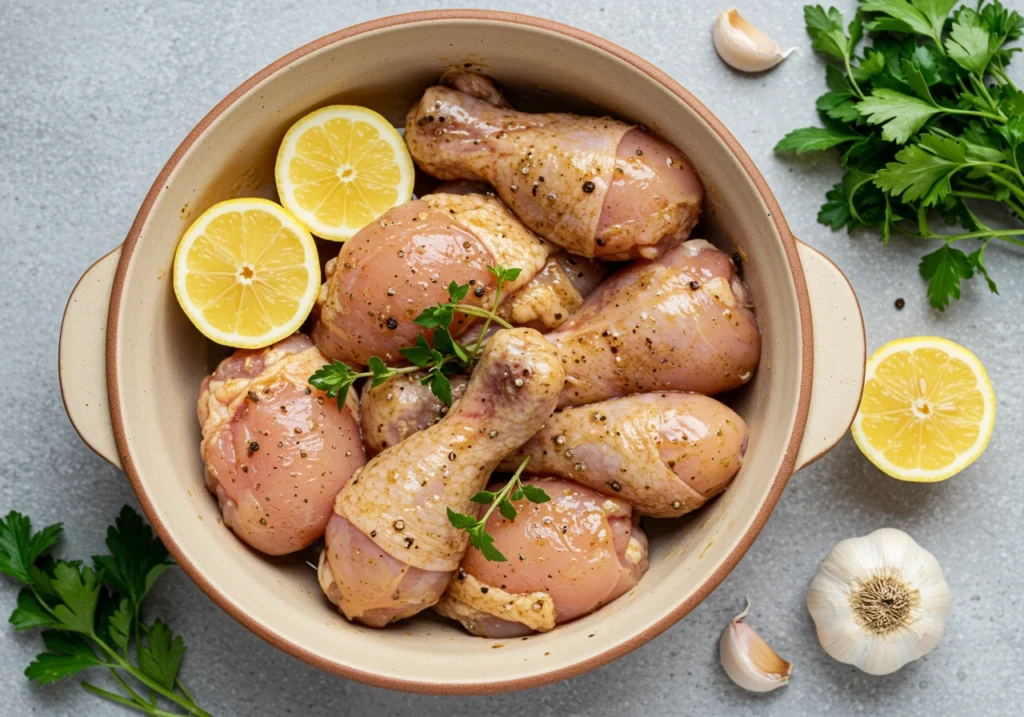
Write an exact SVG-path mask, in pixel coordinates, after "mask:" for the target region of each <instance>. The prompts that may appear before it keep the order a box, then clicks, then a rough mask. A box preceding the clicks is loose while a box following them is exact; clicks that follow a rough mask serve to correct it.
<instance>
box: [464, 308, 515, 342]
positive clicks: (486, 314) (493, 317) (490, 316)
mask: <svg viewBox="0 0 1024 717" xmlns="http://www.w3.org/2000/svg"><path fill="white" fill-rule="evenodd" d="M455 310H456V311H458V312H459V313H460V314H467V315H469V316H477V317H479V318H481V319H487V321H486V322H485V323H484V327H487V326H488V325H489V324H490V322H491V321H493V322H494V323H496V324H501V325H502V326H503V327H505V328H506V329H511V328H514V327H513V326H512V324H510V323H509V322H507V321H505V319H503V318H501V317H500V316H498V315H497V314H495V313H494V312H493V311H488V310H487V309H481V308H480V307H478V306H468V305H466V304H456V305H455ZM480 335H481V336H483V333H481V334H480Z"/></svg>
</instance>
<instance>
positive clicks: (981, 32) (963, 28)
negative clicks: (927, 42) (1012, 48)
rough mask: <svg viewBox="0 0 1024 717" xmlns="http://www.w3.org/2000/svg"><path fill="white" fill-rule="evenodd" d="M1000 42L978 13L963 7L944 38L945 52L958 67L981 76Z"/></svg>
mask: <svg viewBox="0 0 1024 717" xmlns="http://www.w3.org/2000/svg"><path fill="white" fill-rule="evenodd" d="M1001 44H1002V39H1001V38H996V37H993V36H992V35H991V34H990V33H989V31H988V30H987V29H986V27H985V26H984V25H983V24H982V22H981V17H980V16H979V15H978V13H976V12H974V11H973V10H971V9H970V8H966V7H965V8H961V9H960V11H959V12H958V13H957V15H956V19H955V20H954V21H953V27H952V28H951V29H950V32H949V38H948V39H947V40H946V52H948V53H949V56H950V58H952V59H953V60H954V61H955V62H956V63H957V64H958V65H960V67H962V68H964V69H965V70H967V71H969V72H973V73H975V74H976V75H979V76H981V75H983V74H985V70H986V69H987V68H988V63H989V62H990V61H991V60H992V55H993V54H995V52H996V50H998V49H999V46H1000V45H1001Z"/></svg>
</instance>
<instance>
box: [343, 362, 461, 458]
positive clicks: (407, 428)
mask: <svg viewBox="0 0 1024 717" xmlns="http://www.w3.org/2000/svg"><path fill="white" fill-rule="evenodd" d="M421 378H423V374H421V373H411V374H410V373H407V374H401V375H398V376H394V377H392V378H390V379H388V380H387V381H385V382H384V383H382V384H380V385H378V386H374V385H373V383H372V382H367V384H366V387H365V388H364V389H363V396H362V400H361V401H360V406H361V410H360V412H359V413H360V415H359V418H360V422H361V424H362V427H363V442H364V443H365V444H366V451H367V453H369V454H370V455H371V456H375V455H377V454H378V453H380V452H381V451H383V450H384V449H385V448H388V447H389V446H394V445H396V444H397V443H399V441H404V440H405V439H406V438H408V437H409V436H411V435H412V434H413V433H417V432H419V431H422V430H423V429H424V428H428V427H430V426H433V425H434V424H435V423H437V422H438V421H440V420H441V419H442V418H443V417H444V415H445V414H446V413H448V410H449V409H448V406H446V405H445V404H444V402H442V401H441V399H440V398H438V397H437V396H435V395H434V393H433V391H431V390H430V386H424V385H423V384H422V383H420V379H421ZM448 380H449V382H450V383H451V385H452V401H457V400H459V399H460V398H462V394H463V393H465V392H466V384H468V383H469V377H468V376H462V375H456V376H449V377H448Z"/></svg>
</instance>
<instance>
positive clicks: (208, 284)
mask: <svg viewBox="0 0 1024 717" xmlns="http://www.w3.org/2000/svg"><path fill="white" fill-rule="evenodd" d="M319 290H320V260H319V259H318V258H317V253H316V244H314V242H313V237H312V236H310V234H309V232H308V231H306V228H305V227H304V226H302V223H301V222H299V220H297V219H296V218H295V217H294V216H292V214H291V213H290V212H289V211H288V210H286V209H285V208H284V207H282V206H280V205H279V204H275V203H274V202H271V201H269V200H266V199H230V200H228V201H226V202H220V203H219V204H215V205H213V206H212V207H210V208H209V209H207V210H206V211H205V212H203V214H202V216H200V217H199V218H198V219H196V220H195V222H193V224H192V226H190V227H189V228H188V231H186V232H185V234H184V235H183V236H182V237H181V241H180V242H179V243H178V250H177V252H176V253H175V255H174V293H175V295H176V296H177V297H178V303H179V304H181V308H182V309H183V310H184V311H185V313H186V314H187V315H188V318H189V319H191V320H192V323H193V324H195V325H196V328H197V329H199V330H200V331H201V332H202V333H203V334H204V335H205V336H206V337H207V338H209V339H212V340H213V341H216V342H217V343H219V344H224V345H225V346H234V347H236V348H247V349H253V348H261V347H263V346H269V345H270V344H272V343H274V342H275V341H280V340H281V339H283V338H285V337H287V336H290V335H291V334H293V333H295V331H296V330H298V328H299V327H300V326H301V325H302V322H303V321H305V320H306V317H307V316H308V315H309V312H310V311H311V310H312V308H313V304H314V302H315V301H316V296H317V293H318V292H319Z"/></svg>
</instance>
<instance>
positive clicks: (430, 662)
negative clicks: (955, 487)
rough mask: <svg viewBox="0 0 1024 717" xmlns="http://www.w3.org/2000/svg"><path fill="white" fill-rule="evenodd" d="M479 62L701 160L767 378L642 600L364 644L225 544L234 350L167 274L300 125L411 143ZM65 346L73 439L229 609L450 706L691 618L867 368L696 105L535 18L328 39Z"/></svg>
mask: <svg viewBox="0 0 1024 717" xmlns="http://www.w3.org/2000/svg"><path fill="white" fill-rule="evenodd" d="M467 62H468V63H472V64H473V65H474V66H476V67H479V68H481V69H483V70H484V71H485V72H487V73H488V74H490V75H491V76H493V77H494V78H495V79H496V80H498V81H499V82H501V83H502V84H504V85H506V86H508V87H510V88H511V89H512V91H513V97H515V96H516V91H518V94H519V95H524V94H529V95H531V96H533V97H534V98H535V99H536V98H538V97H539V98H541V103H542V104H543V101H544V99H543V98H546V97H547V98H550V97H558V98H562V99H561V100H560V101H562V102H570V103H572V102H576V103H589V104H591V105H596V106H598V107H601V108H603V109H604V110H605V111H607V112H610V113H613V114H615V115H617V116H620V117H622V118H625V119H628V120H631V121H634V122H638V123H642V124H645V125H647V126H648V127H650V128H651V129H652V130H653V131H655V132H657V133H658V134H660V135H661V136H663V137H664V138H665V139H667V140H668V141H669V142H671V143H672V144H674V145H676V146H677V147H679V148H680V149H681V150H682V151H683V152H684V153H685V154H686V155H687V156H689V158H690V159H691V160H693V163H694V164H695V165H696V167H697V169H698V171H699V172H700V174H701V176H702V177H703V179H704V182H705V184H706V186H707V190H708V191H707V196H708V200H707V207H706V217H707V218H706V220H705V221H704V224H703V227H704V234H705V235H710V236H711V237H712V238H713V239H715V240H717V241H719V242H720V243H721V244H723V246H728V247H730V250H731V249H732V247H733V246H735V247H738V248H739V250H740V251H741V252H742V254H743V256H744V257H745V262H744V267H745V271H746V274H745V276H746V280H747V282H748V283H749V286H750V289H751V290H752V292H753V296H754V297H755V299H756V301H757V315H758V319H759V321H760V323H761V327H762V329H763V331H764V348H763V354H762V358H761V365H760V369H759V370H758V372H757V375H756V377H755V378H754V380H753V382H752V383H751V384H750V386H749V387H748V388H746V389H745V390H744V391H743V392H742V393H741V395H739V396H738V397H737V399H736V401H735V405H736V408H737V409H738V410H739V411H740V413H742V414H743V416H744V417H745V418H746V420H747V422H748V423H749V425H750V431H751V436H752V438H751V441H750V446H749V449H748V451H747V458H746V464H745V465H744V467H743V469H742V470H741V471H740V473H739V475H738V476H737V478H736V480H735V482H734V483H733V485H732V487H730V488H729V490H728V491H727V492H726V493H725V494H724V495H723V496H722V497H721V498H719V499H717V500H715V501H713V502H712V504H711V505H710V506H709V507H708V508H706V509H704V510H702V511H701V512H699V513H697V514H696V515H694V516H691V517H689V519H683V520H680V521H676V522H670V523H665V524H664V527H663V528H660V529H659V530H657V531H656V535H655V537H654V539H653V540H652V542H651V553H650V557H651V569H650V572H649V573H648V574H647V575H646V576H645V577H644V579H643V580H642V581H641V582H640V584H639V585H638V586H637V587H636V588H635V589H634V590H633V591H632V592H630V593H629V594H627V595H625V596H623V597H622V598H620V599H619V600H617V601H616V602H614V603H612V604H611V605H609V606H607V607H605V608H603V609H601V610H600V611H598V612H597V613H596V614H594V615H591V616H589V617H586V618H584V619H581V620H578V621H576V622H574V623H572V624H570V625H567V626H565V627H560V628H559V629H557V630H555V631H554V632H552V633H548V634H545V635H537V636H534V637H530V638H529V639H525V640H510V641H507V642H506V643H505V644H502V643H501V641H494V640H486V639H481V638H476V637H471V636H469V635H467V634H466V633H464V632H463V631H462V630H461V628H459V627H458V626H455V625H451V624H446V623H442V622H440V621H438V620H436V619H434V618H432V617H429V616H423V617H419V618H417V619H414V620H410V621H407V622H403V623H401V624H400V625H397V626H394V627H392V628H390V629H386V630H383V631H378V630H371V629H369V628H365V627H361V626H359V625H354V624H350V623H348V622H346V621H345V620H344V619H342V618H341V617H340V616H339V615H338V614H337V613H336V612H335V611H334V609H333V608H332V607H331V605H329V604H328V602H327V600H325V599H324V597H323V596H322V595H321V592H320V589H319V587H318V586H317V583H316V578H315V575H314V572H313V571H312V570H311V569H310V568H309V567H308V566H307V565H305V564H304V563H302V562H301V561H299V560H291V561H289V560H268V559H266V558H264V557H261V556H260V555H259V554H257V553H255V552H254V551H252V550H250V549H248V548H247V547H246V546H245V545H243V544H242V542H241V541H239V540H237V539H236V538H235V536H234V535H233V534H232V533H231V532H230V531H229V530H227V529H226V528H225V527H224V526H223V525H222V524H221V522H220V520H219V517H220V516H219V514H218V511H217V503H216V501H215V500H214V499H213V498H212V497H211V496H210V495H209V494H208V493H207V492H206V489H205V488H204V486H203V479H202V476H203V467H202V464H201V462H200V458H199V450H198V447H199V440H200V435H199V426H198V424H197V422H196V416H195V399H196V394H197V391H198V389H199V383H200V381H201V380H202V378H203V376H204V375H206V374H207V373H208V372H209V371H210V369H211V367H212V366H213V365H214V362H215V360H216V359H217V358H218V357H219V356H220V355H222V352H221V350H220V349H218V348H217V347H214V346H212V345H210V344H209V343H208V342H207V341H206V340H205V339H204V338H203V337H202V336H201V335H200V334H199V333H198V332H197V331H196V330H195V329H194V328H193V327H192V325H191V324H190V323H189V321H188V319H187V318H185V315H184V314H183V313H182V312H181V310H180V309H179V308H178V305H177V303H176V302H175V299H174V293H173V291H172V288H171V275H170V270H171V261H172V257H173V256H174V249H175V246H176V245H177V243H178V239H179V237H180V236H181V234H182V232H183V231H184V230H185V229H186V228H187V227H188V225H189V224H190V223H191V221H192V220H193V219H194V218H195V217H197V216H198V215H199V214H200V213H201V212H202V211H203V210H204V209H206V208H207V207H209V206H210V205H211V204H213V203H214V202H216V201H219V200H222V199H228V198H230V197H238V196H246V195H253V194H262V195H265V196H272V194H270V192H272V191H273V190H272V187H273V169H274V155H275V152H276V150H277V147H278V143H279V142H280V141H281V138H282V136H283V135H284V133H285V131H286V130H287V129H288V127H289V126H290V125H291V124H292V123H293V122H294V121H295V120H296V119H298V118H299V117H301V116H302V115H304V114H306V113H307V112H309V111H311V110H313V109H315V108H317V107H321V106H323V105H326V104H330V103H336V102H344V103H352V104H362V105H367V106H369V107H372V108H373V109H375V110H377V111H379V112H381V113H382V114H384V115H385V116H387V117H388V118H390V119H391V120H392V121H393V122H394V123H395V124H396V125H401V124H402V122H403V118H404V115H405V112H406V110H407V109H408V107H409V106H410V105H411V104H412V103H413V101H414V100H415V99H416V98H417V97H418V95H419V93H420V92H422V90H423V89H424V88H426V87H427V86H429V85H430V84H431V83H433V82H434V81H436V80H437V78H438V76H439V75H440V74H441V72H442V71H443V70H445V69H446V68H448V67H450V66H452V65H455V64H463V63H467ZM547 101H548V103H549V104H550V102H551V100H550V99H549V100H547ZM569 106H571V105H569ZM60 348H61V362H60V364H61V365H60V374H61V384H62V390H63V394H64V401H65V405H66V407H67V410H68V414H69V416H70V417H71V420H72V422H73V423H74V425H75V427H76V428H77V429H78V431H79V433H80V434H81V435H82V437H83V438H84V439H85V441H86V442H87V443H88V444H89V445H90V446H92V447H93V448H94V449H95V450H96V452H97V453H99V454H100V455H101V456H103V457H104V458H106V459H107V460H109V461H110V462H112V463H114V464H117V465H120V466H122V467H123V468H124V470H125V472H126V473H127V474H128V477H129V479H130V480H131V482H132V486H133V487H134V489H135V492H136V493H137V494H138V497H139V501H140V502H141V504H142V507H143V508H144V509H145V512H146V514H147V515H148V517H149V519H150V521H151V522H152V523H153V525H154V526H155V528H156V530H157V532H158V533H159V534H160V537H161V538H162V539H163V541H164V543H165V544H166V545H167V547H168V548H169V549H170V551H171V553H172V554H173V556H174V557H175V559H177V561H178V562H179V563H180V564H181V566H182V568H183V569H184V570H185V571H186V572H187V573H188V574H189V575H190V576H191V577H192V579H194V580H195V581H196V582H197V583H198V584H199V586H200V587H201V588H202V589H203V590H204V591H205V592H206V593H207V594H208V595H209V596H210V597H211V598H213V600H215V601H216V602H217V604H219V605H220V606H221V607H222V608H224V609H225V610H226V611H227V612H228V613H230V614H231V615H232V616H233V617H234V618H235V619H237V620H238V621H240V622H241V623H242V624H244V625H245V626H246V627H248V628H249V629H250V630H252V631H253V632H255V633H256V634H257V635H259V636H260V637H263V638H264V639H266V640H267V641H268V642H271V643H273V644H274V645H276V646H277V647H280V648H281V649H282V650H285V651H287V652H289V653H291V654H292V655H295V656H296V657H299V658H300V659H303V660H305V661H307V662H309V663H311V664H313V665H316V666H317V667H320V668H322V669H325V670H328V671H330V672H334V673H337V674H339V675H345V676H346V677H351V678H353V679H356V680H360V681H363V682H368V683H371V684H374V685H379V686H383V687H391V688H396V689H403V690H415V691H422V692H435V693H482V692H497V691H502V690H512V689H517V688H523V687H529V686H533V685H539V684H542V683H545V682H551V681H553V680H557V679H560V678H564V677H570V676H572V675H576V674H579V673H581V672H583V671H585V670H588V669H590V668H593V667H596V666H598V665H601V664H604V663H606V662H609V661H610V660H613V659H615V658H616V657H618V656H620V655H623V654H625V653H626V652H628V651H630V650H632V649H634V648H636V647H637V646H639V645H641V644H643V643H644V642H646V641H647V640H650V639H651V638H653V637H654V636H655V635H657V634H659V633H660V632H662V631H663V630H665V629H666V628H667V627H669V626H670V625H672V624H673V623H674V622H675V621H676V620H679V619H680V618H681V617H683V616H684V615H686V614H687V613H688V612H689V611H690V610H692V609H693V608H694V606H696V605H697V604H698V603H699V602H700V601H701V600H702V599H704V597H705V596H707V595H708V593H710V592H711V591H712V590H713V589H714V588H715V587H716V586H717V585H718V584H719V583H720V582H721V581H722V579H723V578H724V577H725V576H726V574H727V573H728V572H729V571H730V570H731V569H732V568H733V566H735V565H736V563H737V561H738V560H739V559H740V558H741V557H742V555H743V553H744V552H745V551H746V550H747V548H748V547H749V546H750V544H751V542H752V541H753V540H754V538H755V537H756V536H757V534H758V532H759V531H760V530H761V528H762V526H763V525H764V523H765V520H767V518H768V515H769V513H770V512H771V510H772V508H773V507H774V506H775V503H776V501H777V500H778V499H779V496H780V494H781V493H782V489H783V486H784V485H785V484H786V481H787V480H788V479H789V477H790V475H791V474H792V472H793V471H794V470H796V469H798V468H800V467H802V466H804V465H806V464H807V463H809V462H811V461H813V460H814V459H815V458H817V457H819V456H820V455H822V454H823V453H824V452H825V451H827V450H828V449H829V448H831V447H832V446H833V445H834V444H835V443H836V442H837V441H838V440H839V438H840V437H841V436H842V435H843V433H844V432H845V431H846V429H847V427H848V426H849V423H850V421H851V419H852V417H853V414H854V412H855V410H856V407H857V403H858V400H859V396H860V391H861V386H862V383H863V369H864V330H863V323H862V320H861V315H860V309H859V307H858V305H857V300H856V298H855V296H854V294H853V291H852V289H851V288H850V286H849V284H848V283H847V281H846V279H845V278H844V277H843V275H842V273H840V271H839V270H838V269H837V268H836V267H835V266H834V265H833V264H832V263H831V262H830V261H829V260H827V259H826V258H825V257H823V256H822V255H821V254H819V253H818V252H816V251H814V250H813V249H811V248H809V247H808V246H807V245H805V244H802V243H800V242H799V241H797V240H796V239H794V238H793V236H792V235H791V234H790V231H789V228H788V227H787V226H786V222H785V220H784V219H783V217H782V213H781V212H780V211H779V207H778V204H777V203H776V201H775V199H774V197H773V196H772V194H771V192H770V191H769V189H768V187H767V186H766V185H765V183H764V180H763V179H762V177H761V175H760V174H759V173H758V171H757V169H756V168H755V167H754V165H753V164H752V163H751V161H750V158H749V157H747V155H746V154H745V153H744V152H743V150H742V148H741V147H740V146H739V144H738V143H737V142H736V140H735V139H734V138H733V137H732V135H731V134H729V132H728V131H727V130H726V129H725V127H723V126H722V124H721V123H720V122H719V121H718V120H717V119H716V118H715V117H714V115H712V114H711V113H710V112H709V111H708V110H707V109H706V108H705V107H704V106H703V105H702V104H701V103H700V102H698V101H697V100H696V99H695V98H694V97H693V96H691V95H690V94H689V93H688V92H687V91H686V90H685V89H683V88H682V87H681V86H680V85H679V84H677V83H676V82H675V81H673V80H672V79H671V78H669V77H668V76H666V75H665V74H664V73H662V72H660V71H659V70H657V69H655V68H654V67H652V66H651V65H649V64H647V63H646V62H644V61H643V60H641V59H640V58H638V57H636V56H635V55H633V54H631V53H629V52H626V51H625V50H623V49H621V48H619V47H616V46H615V45H612V44H611V43H609V42H607V41H605V40H601V39H599V38H597V37H594V36H593V35H588V34H587V33H584V32H581V31H579V30H575V29H573V28H570V27H566V26H563V25H558V24H556V23H553V22H549V21H546V20H538V19H536V18H531V17H526V16H522V15H512V14H505V13H496V12H477V11H461V10H460V11H447V12H426V13H416V14H411V15H402V16H398V17H392V18H386V19H383V20H377V21H374V22H370V23H366V24H364V25H359V26H357V27H353V28H350V29H348V30H343V31H341V32H338V33H335V34H333V35H329V36H327V37H324V38H322V39H320V40H317V41H316V42H313V43H311V44H310V45H307V46H306V47H303V48H301V49H299V50H297V51H295V52H293V53H292V54H290V55H288V56H287V57H284V58H282V59H281V60H278V61H277V62H275V63H274V64H272V65H271V66H269V67H268V68H266V69H265V70H263V71H262V72H260V73H258V74H257V75H255V76H254V77H252V78H251V79H250V80H248V81H247V82H245V83H244V84H243V85H242V86H241V87H239V88H238V89H237V90H235V91H234V92H232V93H231V94H230V95H228V96H227V97H226V98H225V99H224V101H223V102H221V103H220V104H219V105H217V107H216V108H214V109H213V111H212V112H210V114H208V115H207V116H206V117H205V118H204V119H203V120H202V122H200V123H199V125H198V126H197V127H196V128H195V129H194V130H193V131H192V132H191V133H190V134H189V135H188V137H187V138H186V139H185V141H184V142H183V143H182V144H181V146H180V147H179V148H178V150H177V151H176V152H175V153H174V155H173V156H172V157H171V159H170V161H169V162H168V163H167V165H166V166H165V167H164V169H163V171H162V172H161V173H160V176H159V177H158V178H157V180H156V182H155V183H154V185H153V188H152V189H151V190H150V192H149V194H148V195H147V197H146V200H145V202H143V204H142V208H141V209H140V211H139V214H138V217H137V218H136V220H135V223H134V224H133V225H132V228H131V231H130V232H129V234H128V237H127V238H126V239H125V242H124V244H123V245H122V246H120V247H119V248H117V249H115V250H114V251H113V252H111V253H110V254H108V255H107V256H106V257H104V258H103V259H101V260H100V261H98V262H97V263H96V264H95V265H94V266H93V267H92V268H90V269H89V271H87V272H86V274H85V276H84V277H83V278H82V280H81V282H80V283H79V285H78V286H77V287H76V288H75V290H74V293H73V294H72V296H71V299H70V301H69V303H68V308H67V312H66V314H65V318H64V324H63V329H62V333H61V345H60ZM499 647H500V649H496V648H499Z"/></svg>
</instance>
